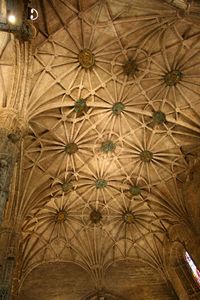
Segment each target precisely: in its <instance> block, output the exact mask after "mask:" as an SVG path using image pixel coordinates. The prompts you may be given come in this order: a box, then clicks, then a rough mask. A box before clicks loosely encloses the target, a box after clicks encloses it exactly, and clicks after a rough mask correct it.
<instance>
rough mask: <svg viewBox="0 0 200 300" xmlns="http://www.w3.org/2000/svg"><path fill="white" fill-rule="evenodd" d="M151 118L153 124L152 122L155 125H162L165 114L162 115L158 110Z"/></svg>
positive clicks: (164, 120)
mask: <svg viewBox="0 0 200 300" xmlns="http://www.w3.org/2000/svg"><path fill="white" fill-rule="evenodd" d="M152 118H153V122H154V123H155V124H163V123H165V122H166V116H165V114H164V113H163V112H162V111H160V110H158V111H155V112H154V113H153V116H152Z"/></svg>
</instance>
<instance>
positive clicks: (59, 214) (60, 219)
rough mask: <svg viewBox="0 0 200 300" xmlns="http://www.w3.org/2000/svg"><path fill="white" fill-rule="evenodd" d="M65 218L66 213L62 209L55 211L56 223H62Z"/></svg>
mask: <svg viewBox="0 0 200 300" xmlns="http://www.w3.org/2000/svg"><path fill="white" fill-rule="evenodd" d="M66 218H67V213H66V211H64V210H60V211H58V212H57V214H56V217H55V222H56V223H63V222H65V220H66Z"/></svg>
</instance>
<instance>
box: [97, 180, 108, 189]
mask: <svg viewBox="0 0 200 300" xmlns="http://www.w3.org/2000/svg"><path fill="white" fill-rule="evenodd" d="M95 185H96V188H97V189H103V188H105V187H107V181H106V180H104V179H97V180H96V183H95Z"/></svg>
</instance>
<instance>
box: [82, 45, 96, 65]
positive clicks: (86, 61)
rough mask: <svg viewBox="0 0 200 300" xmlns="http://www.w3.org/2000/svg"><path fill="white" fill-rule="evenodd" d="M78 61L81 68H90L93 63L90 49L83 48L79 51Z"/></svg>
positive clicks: (93, 59)
mask: <svg viewBox="0 0 200 300" xmlns="http://www.w3.org/2000/svg"><path fill="white" fill-rule="evenodd" d="M78 61H79V63H80V65H81V66H82V67H83V68H85V69H90V68H91V67H93V66H94V63H95V58H94V54H93V53H92V51H91V50H90V49H83V50H81V51H80V52H79V55H78Z"/></svg>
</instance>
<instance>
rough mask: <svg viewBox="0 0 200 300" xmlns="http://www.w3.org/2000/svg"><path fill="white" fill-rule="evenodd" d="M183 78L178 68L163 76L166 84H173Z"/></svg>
mask: <svg viewBox="0 0 200 300" xmlns="http://www.w3.org/2000/svg"><path fill="white" fill-rule="evenodd" d="M182 78H183V74H182V73H181V71H179V70H173V71H171V72H169V73H167V74H166V75H165V76H164V81H165V83H166V85H168V86H174V85H176V84H177V83H178V82H180V81H181V79H182Z"/></svg>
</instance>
